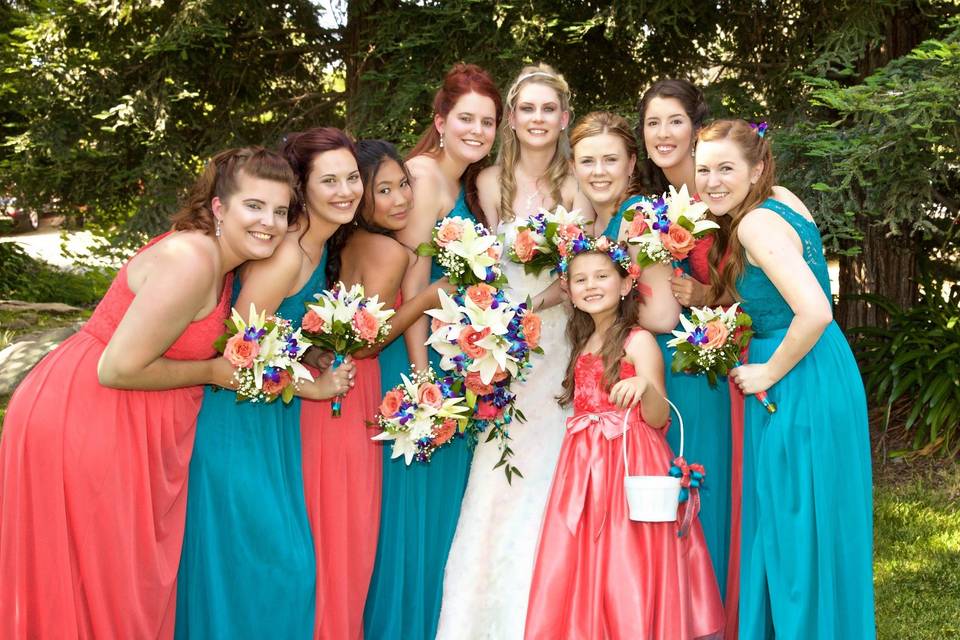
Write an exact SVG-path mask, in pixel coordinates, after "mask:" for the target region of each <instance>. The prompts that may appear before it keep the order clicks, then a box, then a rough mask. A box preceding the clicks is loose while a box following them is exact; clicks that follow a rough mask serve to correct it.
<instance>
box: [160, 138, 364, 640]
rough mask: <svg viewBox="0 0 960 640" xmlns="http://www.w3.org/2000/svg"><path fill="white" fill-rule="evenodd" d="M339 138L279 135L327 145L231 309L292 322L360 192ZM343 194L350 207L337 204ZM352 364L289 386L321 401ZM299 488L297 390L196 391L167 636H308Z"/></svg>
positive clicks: (319, 285) (311, 568)
mask: <svg viewBox="0 0 960 640" xmlns="http://www.w3.org/2000/svg"><path fill="white" fill-rule="evenodd" d="M331 142H332V143H331ZM344 143H346V144H347V145H350V141H349V139H347V138H346V136H344V135H343V133H342V132H339V131H338V130H336V129H312V130H310V131H306V132H303V133H299V134H292V135H291V136H288V140H287V147H288V148H289V147H291V146H296V147H309V148H311V149H315V148H322V149H326V151H325V152H323V153H318V154H317V155H316V157H315V158H314V160H313V163H312V164H311V165H310V166H311V171H310V177H311V178H312V177H314V176H316V177H317V179H316V180H306V179H305V178H304V176H298V182H299V183H300V188H301V192H303V193H305V194H306V206H305V207H304V208H305V209H306V216H301V222H300V223H299V225H298V227H293V228H292V230H291V232H290V233H288V234H287V236H286V237H285V238H284V239H283V241H282V242H281V244H280V247H279V248H278V249H277V251H276V252H275V253H274V255H273V256H272V257H271V258H269V259H267V260H263V261H260V262H257V263H251V264H250V265H249V266H248V267H247V268H246V269H244V271H243V272H242V273H241V274H240V278H239V279H238V281H235V285H234V291H233V304H234V306H235V307H236V308H237V309H239V310H246V309H249V305H250V304H251V303H253V304H255V305H256V307H257V309H258V310H263V311H266V312H267V313H277V314H278V315H280V316H282V317H284V318H286V319H288V320H290V321H291V322H292V323H293V324H294V326H299V324H300V319H301V318H302V316H303V313H304V306H303V304H304V302H305V301H306V300H308V299H310V298H311V296H312V294H313V293H315V292H317V291H320V290H322V289H323V288H324V285H325V282H324V276H323V273H324V260H323V254H324V244H325V243H326V240H327V238H329V237H330V235H331V234H332V233H333V232H334V231H335V230H336V229H337V228H338V227H339V226H340V225H341V224H343V223H344V222H349V219H350V218H352V217H353V211H354V210H355V209H356V205H357V202H358V201H359V195H360V187H359V185H360V181H359V174H358V172H357V164H356V159H355V158H354V155H353V152H352V147H351V146H343V144H344ZM324 145H326V146H324ZM327 147H329V148H327ZM285 155H288V156H289V149H285ZM354 178H355V179H354ZM305 182H306V185H305V184H304V183H305ZM354 185H356V186H354ZM343 202H347V203H352V206H351V207H342V206H338V205H339V204H340V203H343ZM248 204H249V206H257V203H256V202H251V203H248ZM241 282H242V287H241V285H240V283H241ZM353 369H354V367H353V363H352V362H349V363H347V364H345V365H344V366H341V367H340V368H338V369H337V370H335V371H334V370H331V369H328V370H327V371H325V372H324V373H323V374H322V375H321V376H319V377H318V378H317V380H316V381H315V382H313V383H304V384H302V385H301V388H300V391H299V392H298V394H299V395H302V396H303V397H306V398H310V399H316V400H320V399H325V398H330V397H332V396H334V395H336V394H338V393H342V392H345V391H346V390H348V389H349V387H350V386H351V384H352V383H351V380H352V377H353ZM303 486H304V485H303V470H302V459H301V441H300V400H299V398H294V400H293V401H292V402H291V403H290V404H288V405H284V404H283V403H282V402H280V401H277V402H274V403H271V404H262V403H249V402H245V403H237V401H236V396H235V394H234V393H232V392H229V391H224V392H214V391H212V390H210V389H208V390H207V391H206V392H205V395H204V400H203V405H202V407H201V409H200V415H199V417H198V419H197V436H196V441H195V444H194V452H193V458H192V460H191V463H190V484H189V490H188V498H187V524H186V532H185V535H184V544H183V552H182V555H181V560H180V574H179V585H178V591H177V624H176V632H175V637H177V638H181V639H186V638H212V637H224V638H251V639H253V638H265V637H276V638H309V637H311V635H312V633H313V628H314V618H315V605H314V589H315V580H316V563H315V558H314V551H313V540H312V537H311V531H310V525H309V522H308V519H307V511H306V504H305V500H304V488H303Z"/></svg>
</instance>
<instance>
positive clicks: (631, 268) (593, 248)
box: [557, 234, 645, 293]
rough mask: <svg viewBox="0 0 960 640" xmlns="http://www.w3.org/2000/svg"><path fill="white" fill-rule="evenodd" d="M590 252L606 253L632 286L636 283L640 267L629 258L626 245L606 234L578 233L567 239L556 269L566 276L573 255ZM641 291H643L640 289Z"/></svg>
mask: <svg viewBox="0 0 960 640" xmlns="http://www.w3.org/2000/svg"><path fill="white" fill-rule="evenodd" d="M590 252H598V253H605V254H607V255H608V256H609V257H610V259H611V260H613V261H614V262H615V263H617V264H618V265H620V268H622V269H623V270H624V271H626V273H627V277H628V278H630V280H632V281H633V283H634V286H636V285H637V280H638V278H639V277H640V271H641V269H640V268H639V267H638V265H635V264H634V263H633V261H632V260H631V259H630V254H629V253H628V252H627V246H626V245H625V244H624V243H622V242H613V241H612V240H610V238H608V237H606V236H599V237H596V238H595V237H593V236H588V235H586V234H580V235H579V236H577V237H576V238H573V239H571V240H568V241H567V243H566V245H565V247H563V248H561V250H560V255H561V256H562V257H561V258H560V263H559V264H558V265H557V270H558V271H559V272H560V275H561V277H564V278H565V277H567V269H568V268H569V266H570V261H571V260H572V259H573V258H574V256H577V255H579V254H581V253H590ZM641 293H645V292H644V291H641Z"/></svg>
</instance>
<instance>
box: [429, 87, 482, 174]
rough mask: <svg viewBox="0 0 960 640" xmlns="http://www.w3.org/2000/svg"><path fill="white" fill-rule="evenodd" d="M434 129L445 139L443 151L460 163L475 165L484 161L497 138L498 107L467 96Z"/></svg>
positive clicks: (436, 121)
mask: <svg viewBox="0 0 960 640" xmlns="http://www.w3.org/2000/svg"><path fill="white" fill-rule="evenodd" d="M434 126H436V127H437V130H438V131H440V133H442V134H443V136H444V141H443V150H444V151H445V152H446V153H447V154H449V155H450V156H452V157H453V158H455V159H457V160H461V161H463V162H466V163H467V164H473V163H474V162H478V161H480V160H482V159H483V158H484V157H486V155H487V154H488V153H490V149H492V148H493V141H494V139H495V138H496V135H497V107H496V105H495V104H494V103H493V100H491V99H490V98H488V97H487V96H484V95H480V94H479V93H474V92H470V93H467V94H464V95H462V96H461V97H460V99H459V100H457V101H456V103H454V105H453V108H452V109H450V113H448V114H447V116H446V117H443V116H440V115H437V116H435V118H434Z"/></svg>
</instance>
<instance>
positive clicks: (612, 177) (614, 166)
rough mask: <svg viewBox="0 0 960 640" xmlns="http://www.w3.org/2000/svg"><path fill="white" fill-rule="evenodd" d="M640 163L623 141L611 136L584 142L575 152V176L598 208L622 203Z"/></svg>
mask: <svg viewBox="0 0 960 640" xmlns="http://www.w3.org/2000/svg"><path fill="white" fill-rule="evenodd" d="M636 162H637V158H636V156H634V155H630V154H628V153H627V146H626V145H625V144H624V142H623V140H622V139H621V138H620V137H618V136H615V135H613V134H610V133H601V134H599V135H595V136H589V137H587V138H583V139H582V140H580V141H579V142H578V143H577V144H576V146H574V148H573V172H574V175H575V176H576V177H577V182H578V183H579V185H580V190H581V191H583V192H584V194H585V195H586V196H587V198H589V200H590V202H591V204H593V205H594V207H603V206H604V205H612V204H615V203H617V202H619V201H620V198H621V197H622V196H623V194H624V192H626V190H627V187H628V186H629V185H630V176H631V175H632V174H633V168H634V165H635V164H636Z"/></svg>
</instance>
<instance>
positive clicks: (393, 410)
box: [380, 389, 403, 418]
mask: <svg viewBox="0 0 960 640" xmlns="http://www.w3.org/2000/svg"><path fill="white" fill-rule="evenodd" d="M402 402H403V392H402V391H400V389H391V390H390V391H387V395H385V396H383V402H381V403H380V415H382V416H383V417H384V418H392V417H393V416H395V415H397V412H398V411H400V403H402Z"/></svg>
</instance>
